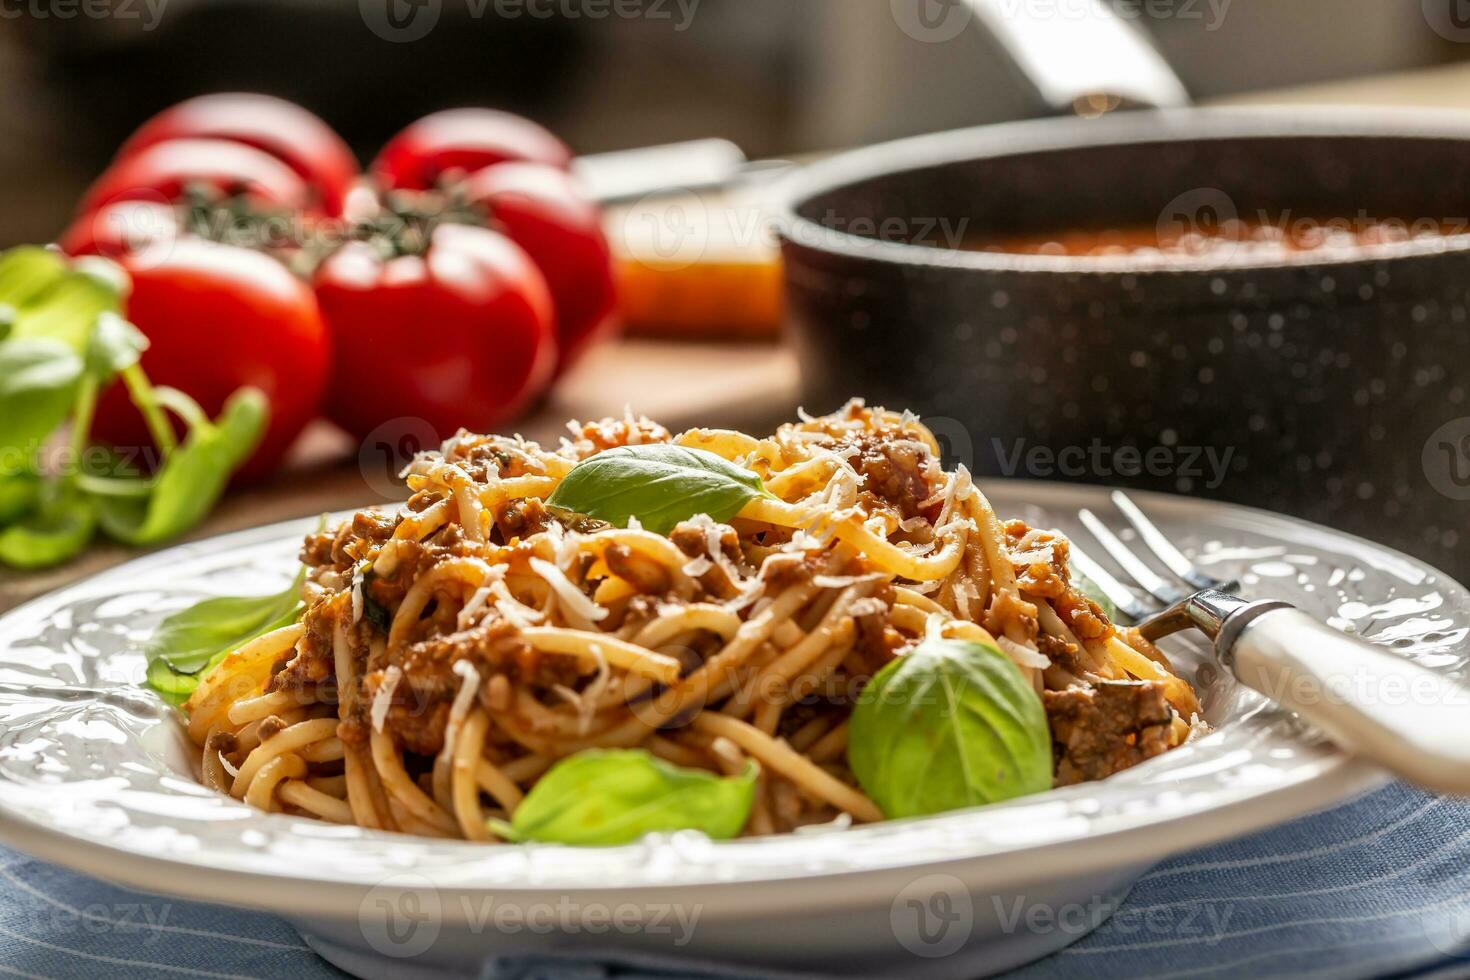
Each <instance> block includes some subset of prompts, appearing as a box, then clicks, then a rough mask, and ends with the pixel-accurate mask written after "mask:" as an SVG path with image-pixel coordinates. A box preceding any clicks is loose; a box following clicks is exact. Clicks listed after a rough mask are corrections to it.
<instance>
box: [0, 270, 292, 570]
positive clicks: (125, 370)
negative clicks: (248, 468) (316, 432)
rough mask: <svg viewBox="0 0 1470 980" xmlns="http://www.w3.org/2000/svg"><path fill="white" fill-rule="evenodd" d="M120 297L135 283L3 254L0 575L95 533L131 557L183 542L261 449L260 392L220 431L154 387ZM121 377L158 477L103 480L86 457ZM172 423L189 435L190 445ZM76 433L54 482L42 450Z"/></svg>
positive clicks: (68, 554)
mask: <svg viewBox="0 0 1470 980" xmlns="http://www.w3.org/2000/svg"><path fill="white" fill-rule="evenodd" d="M125 291H126V274H125V273H123V272H122V270H121V269H120V268H118V267H117V266H115V265H113V264H112V263H109V262H107V261H106V260H104V259H76V260H71V259H68V258H66V257H65V256H63V255H61V254H60V253H59V252H56V251H54V250H52V249H44V248H34V247H31V246H22V247H20V248H14V249H11V250H9V251H7V252H4V253H0V564H5V565H11V566H14V567H17V568H26V569H34V568H44V567H47V566H50V565H56V564H60V563H61V562H64V561H67V560H68V559H70V558H72V557H73V556H74V555H76V554H77V553H78V552H80V551H81V550H82V549H83V548H85V547H86V546H87V544H88V542H90V541H91V539H92V537H93V534H94V533H95V529H96V528H97V527H98V526H99V525H100V526H101V527H102V528H103V530H104V531H106V532H107V533H108V534H110V535H111V536H112V537H114V538H116V539H118V540H119V541H122V542H123V543H125V544H133V545H151V544H156V543H158V542H161V541H163V540H165V539H167V538H170V537H173V536H175V535H177V534H180V533H182V532H183V531H186V530H188V529H189V528H190V527H192V526H193V525H194V524H196V523H198V521H199V520H200V519H202V518H203V517H204V515H205V514H206V513H207V512H208V511H209V509H210V508H211V507H213V506H214V503H215V501H216V500H217V499H218V497H219V495H220V493H222V492H223V490H224V487H225V483H226V482H227V481H228V479H229V477H230V474H231V473H233V472H234V471H235V470H236V469H238V468H239V466H240V464H241V463H243V462H244V460H245V459H246V458H247V457H248V456H249V455H250V453H251V452H252V451H253V450H254V448H255V445H256V443H257V442H258V441H259V439H260V436H261V433H262V431H263V430H264V427H265V422H266V402H265V399H264V396H262V395H261V394H260V393H259V392H257V391H255V390H254V389H242V390H241V391H239V392H236V393H235V395H234V397H232V398H231V400H230V401H228V402H227V403H226V405H225V408H224V410H223V412H222V414H221V416H220V418H219V419H218V420H217V421H214V422H211V421H210V420H209V419H208V418H206V417H205V416H204V413H203V412H202V411H201V410H200V409H199V406H198V405H197V404H195V403H194V401H193V400H192V399H190V398H188V396H186V395H183V394H182V393H179V392H172V393H169V392H168V391H167V390H166V389H155V388H154V387H153V386H152V385H151V384H150V383H149V382H148V378H147V376H146V375H145V374H144V372H143V368H142V365H141V364H140V357H141V355H142V353H143V350H144V348H145V347H146V346H147V340H146V339H145V338H144V337H143V334H142V333H141V332H139V331H138V329H137V328H136V327H134V326H133V325H132V324H130V323H128V322H127V321H126V320H124V319H123V318H122V317H121V316H120V315H119V313H120V310H121V307H122V301H123V295H124V293H125ZM116 378H121V379H122V381H123V383H124V384H125V385H126V386H127V390H128V394H129V395H130V396H131V398H132V400H133V404H134V405H136V406H137V408H138V410H139V411H140V412H141V413H142V415H143V418H144V420H145V421H146V422H147V424H148V431H149V433H150V435H151V436H152V439H153V441H154V443H156V445H157V447H158V449H159V450H160V452H161V454H162V458H163V462H162V465H161V467H160V468H159V470H158V472H157V473H156V474H155V475H154V476H152V477H151V478H150V477H146V476H144V475H143V474H140V473H138V472H137V471H135V470H129V469H128V468H126V467H122V466H117V465H109V466H108V467H107V470H108V472H105V473H102V472H98V469H99V467H98V465H97V462H96V460H95V458H94V457H96V456H97V455H98V451H99V450H98V448H97V447H92V448H91V449H90V450H89V447H88V437H89V435H90V433H91V428H92V417H93V414H94V413H95V411H96V408H97V402H98V396H99V395H100V394H101V392H102V390H103V389H104V388H105V387H106V386H107V385H108V384H110V383H112V382H113V380H114V379H116ZM167 410H172V411H173V412H174V413H175V414H177V415H178V416H179V417H180V418H182V419H183V420H184V422H185V425H186V427H187V433H188V434H187V437H186V438H185V440H184V444H183V445H182V446H181V445H179V443H178V439H177V438H176V436H175V433H174V428H173V423H172V422H171V421H170V420H169V418H168V416H167V414H166V411H167ZM68 421H69V430H70V443H71V445H70V448H71V451H72V452H71V459H72V461H73V463H74V464H75V468H73V469H69V470H66V471H63V472H49V471H48V469H47V467H45V466H43V465H42V458H43V452H42V450H43V449H44V448H45V446H46V445H47V444H49V443H51V442H53V441H58V440H59V433H60V432H61V431H62V427H63V425H64V424H66V423H68ZM84 461H85V462H86V465H85V466H83V462H84Z"/></svg>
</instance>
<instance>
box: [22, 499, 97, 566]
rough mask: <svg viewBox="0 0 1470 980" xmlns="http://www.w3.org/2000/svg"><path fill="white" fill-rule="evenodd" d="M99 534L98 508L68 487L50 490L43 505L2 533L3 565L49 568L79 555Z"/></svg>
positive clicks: (42, 502)
mask: <svg viewBox="0 0 1470 980" xmlns="http://www.w3.org/2000/svg"><path fill="white" fill-rule="evenodd" d="M96 530H97V508H96V506H95V505H94V504H93V502H92V501H91V500H89V499H88V498H87V497H85V496H83V495H82V494H81V493H78V492H77V491H76V490H75V489H74V488H72V487H70V486H67V485H64V484H63V485H58V486H53V487H50V488H47V489H46V491H45V492H44V493H43V496H42V498H41V502H40V505H39V506H38V507H36V508H35V509H34V510H31V511H30V512H29V513H27V514H26V515H25V516H24V517H22V518H21V519H20V520H19V521H17V522H15V523H13V524H11V525H10V526H9V527H7V528H5V530H3V531H0V562H4V563H5V564H7V565H13V566H14V567H16V568H23V569H37V568H49V567H51V566H52V565H57V564H60V563H61V562H64V561H66V560H68V559H69V558H71V557H72V556H73V555H76V554H77V553H78V552H80V551H81V550H82V549H83V548H85V547H86V546H87V542H88V541H91V540H92V535H93V534H94V533H95V532H96Z"/></svg>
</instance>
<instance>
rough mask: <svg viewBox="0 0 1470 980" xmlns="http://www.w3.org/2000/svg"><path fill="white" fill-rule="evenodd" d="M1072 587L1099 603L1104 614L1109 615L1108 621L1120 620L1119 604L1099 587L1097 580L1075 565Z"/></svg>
mask: <svg viewBox="0 0 1470 980" xmlns="http://www.w3.org/2000/svg"><path fill="white" fill-rule="evenodd" d="M1072 587H1073V588H1075V589H1076V590H1077V591H1078V592H1081V593H1082V594H1083V595H1085V596H1087V598H1089V599H1091V600H1092V601H1093V602H1095V603H1097V605H1098V608H1099V609H1101V610H1102V611H1103V615H1104V616H1106V617H1108V622H1110V623H1116V622H1119V619H1118V606H1117V604H1116V603H1114V602H1113V600H1112V599H1109V598H1108V594H1107V593H1106V592H1104V591H1103V590H1102V589H1100V588H1098V585H1097V583H1096V582H1094V581H1093V580H1092V579H1090V578H1088V577H1087V576H1086V575H1083V574H1082V573H1081V572H1079V571H1077V569H1076V568H1075V567H1074V568H1073V569H1072Z"/></svg>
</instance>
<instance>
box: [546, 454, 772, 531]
mask: <svg viewBox="0 0 1470 980" xmlns="http://www.w3.org/2000/svg"><path fill="white" fill-rule="evenodd" d="M769 496H771V495H770V493H768V492H767V490H766V488H765V485H764V484H762V483H761V478H760V477H759V476H757V475H756V474H754V473H752V472H750V471H749V470H747V469H743V468H741V467H739V466H736V465H735V464H734V463H731V462H730V461H729V460H727V459H725V458H723V457H721V456H716V455H715V454H714V453H711V452H707V451H705V450H703V449H688V448H686V447H683V446H670V445H667V444H664V443H657V444H653V445H647V446H621V447H619V448H616V449H608V450H605V451H603V452H600V453H598V454H597V455H596V456H592V457H590V458H588V459H584V460H583V461H582V462H580V463H578V464H577V465H576V466H574V467H572V471H571V472H570V473H568V474H567V475H566V478H565V479H563V480H562V481H561V484H560V485H559V486H558V487H557V488H556V491H555V492H554V493H552V495H551V496H550V497H549V498H547V501H546V503H547V506H548V507H552V508H559V509H560V510H562V511H570V512H572V513H574V514H579V515H584V516H586V517H589V518H592V519H594V520H599V521H606V522H608V523H609V524H612V525H613V526H615V527H627V526H628V519H629V518H632V517H636V518H637V519H638V523H640V524H641V525H643V526H644V527H645V528H647V529H648V530H650V531H653V532H654V533H655V534H668V533H669V532H670V531H672V530H673V529H674V526H675V525H676V524H678V523H679V522H680V521H684V520H688V519H689V518H691V517H693V516H694V515H695V514H708V515H709V516H710V517H712V518H713V519H714V520H716V521H727V520H729V519H730V518H732V517H734V516H735V515H736V514H738V513H740V508H742V507H744V506H745V505H746V504H748V503H750V501H752V500H755V499H756V498H757V497H769Z"/></svg>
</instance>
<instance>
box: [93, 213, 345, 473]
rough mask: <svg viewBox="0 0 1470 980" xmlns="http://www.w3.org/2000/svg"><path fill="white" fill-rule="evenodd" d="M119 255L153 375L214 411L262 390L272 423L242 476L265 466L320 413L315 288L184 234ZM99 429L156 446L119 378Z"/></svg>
mask: <svg viewBox="0 0 1470 980" xmlns="http://www.w3.org/2000/svg"><path fill="white" fill-rule="evenodd" d="M118 261H119V263H120V264H121V265H122V266H123V268H124V269H126V270H127V272H128V274H129V276H130V277H131V279H132V291H131V293H130V295H129V296H128V298H127V304H126V313H127V317H128V319H129V320H130V321H132V323H133V324H134V325H136V326H137V327H138V329H139V330H141V331H142V332H143V334H144V335H145V336H146V337H147V338H148V349H147V350H146V351H145V352H144V353H143V360H142V364H143V369H144V370H145V371H146V372H147V373H148V377H149V378H150V379H151V380H152V381H153V382H154V383H155V384H159V385H168V386H171V387H175V388H179V389H181V390H183V391H185V392H187V393H188V394H189V395H191V396H193V398H194V400H195V401H197V402H198V403H199V404H200V406H201V407H202V408H203V409H204V411H205V412H207V413H209V414H210V415H211V416H213V415H216V414H218V413H219V412H220V410H221V408H222V407H223V406H224V404H225V401H226V399H227V398H229V397H230V395H231V394H233V393H234V392H235V391H237V390H238V389H240V388H242V387H246V386H250V387H255V388H258V389H260V390H261V391H262V392H264V394H265V396H266V398H267V399H268V400H269V404H270V419H269V425H268V427H267V429H266V433H265V436H264V438H263V439H262V441H261V443H260V445H259V447H258V448H257V449H256V451H255V453H254V455H253V456H251V458H250V461H249V462H248V463H246V464H245V466H244V467H243V469H242V470H241V474H242V475H243V476H245V477H247V478H248V477H254V476H261V475H264V474H265V473H267V472H269V471H270V470H271V469H272V468H274V467H275V465H276V464H277V463H278V462H280V460H281V458H282V457H283V456H284V455H285V453H286V451H287V449H289V448H290V446H291V443H292V442H294V441H295V439H296V436H297V435H298V434H299V433H300V432H301V430H302V428H303V427H304V426H305V425H306V423H308V422H310V421H311V420H312V419H313V418H315V417H316V415H317V411H318V408H319V407H320V405H321V400H322V396H323V394H324V392H325V391H326V387H327V381H328V372H329V370H330V368H331V349H330V344H331V339H330V336H329V334H328V331H327V328H326V326H325V325H324V324H323V322H322V318H321V314H320V312H319V311H318V308H317V304H316V299H315V298H314V297H313V295H312V292H311V289H310V287H308V286H307V285H306V284H305V283H304V282H302V281H301V280H300V279H298V278H297V277H296V276H294V275H292V274H291V273H290V272H289V271H288V270H287V269H286V267H285V266H284V265H282V264H280V263H279V262H277V261H276V260H274V259H272V258H270V257H269V256H266V255H264V254H262V253H259V252H253V251H250V250H248V249H244V248H237V247H234V246H230V245H221V244H217V243H215V242H209V241H205V240H204V239H201V238H196V237H193V236H188V235H186V236H183V237H180V238H178V239H177V240H173V241H167V242H163V241H160V242H156V243H154V244H152V245H146V246H144V247H142V248H139V249H137V250H134V251H130V252H127V253H125V254H122V255H120V256H119V258H118ZM94 431H95V432H96V435H97V437H98V438H99V439H101V440H103V441H105V442H109V443H111V444H112V445H115V446H139V447H141V446H147V445H149V444H150V440H149V437H148V429H147V426H146V425H145V423H144V420H143V418H142V416H141V415H140V414H139V413H138V411H137V409H136V408H134V407H133V404H132V402H131V401H130V400H129V398H128V395H127V392H126V391H125V390H123V389H122V386H121V385H114V386H113V387H112V388H110V389H108V391H107V392H106V393H105V394H104V396H103V398H102V400H101V402H100V404H99V406H98V411H97V415H96V421H95V423H94Z"/></svg>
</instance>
